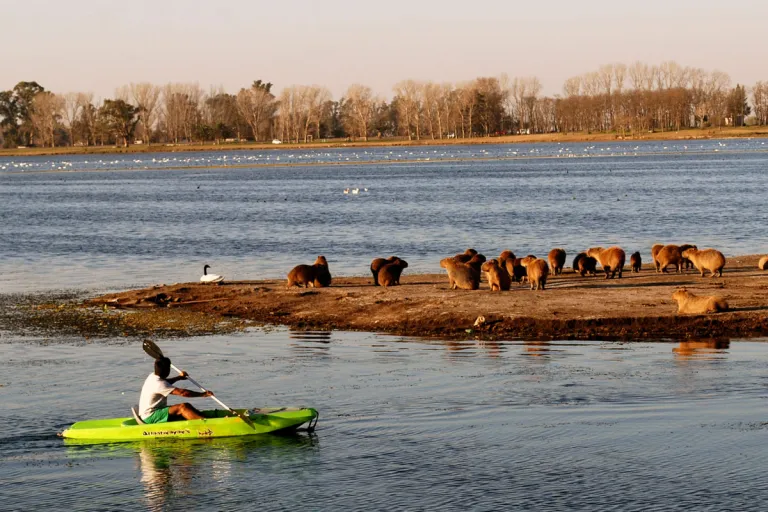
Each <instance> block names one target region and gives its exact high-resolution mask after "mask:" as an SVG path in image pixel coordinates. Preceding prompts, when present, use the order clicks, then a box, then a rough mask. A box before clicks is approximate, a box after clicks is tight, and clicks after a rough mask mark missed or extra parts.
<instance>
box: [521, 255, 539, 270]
mask: <svg viewBox="0 0 768 512" xmlns="http://www.w3.org/2000/svg"><path fill="white" fill-rule="evenodd" d="M535 259H537V258H536V256H534V255H533V254H529V255H528V256H526V257H525V258H521V259H520V264H521V265H522V266H524V267H527V266H528V264H529V263H530V262H532V261H533V260H535Z"/></svg>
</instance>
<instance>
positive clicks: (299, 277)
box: [288, 256, 331, 288]
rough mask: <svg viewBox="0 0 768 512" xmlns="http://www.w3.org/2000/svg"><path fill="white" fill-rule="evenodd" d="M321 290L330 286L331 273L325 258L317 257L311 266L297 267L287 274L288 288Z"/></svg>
mask: <svg viewBox="0 0 768 512" xmlns="http://www.w3.org/2000/svg"><path fill="white" fill-rule="evenodd" d="M310 284H311V285H312V286H313V287H315V288H322V287H325V286H330V285H331V272H330V271H329V270H328V261H326V259H325V256H318V257H317V259H316V260H315V263H314V264H312V265H297V266H295V267H293V269H292V270H291V271H290V272H288V288H290V287H291V286H294V285H295V286H303V287H305V288H306V287H307V286H309V285H310Z"/></svg>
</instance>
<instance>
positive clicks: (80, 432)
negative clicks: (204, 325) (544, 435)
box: [60, 407, 318, 443]
mask: <svg viewBox="0 0 768 512" xmlns="http://www.w3.org/2000/svg"><path fill="white" fill-rule="evenodd" d="M237 411H238V412H240V413H242V414H246V415H248V417H249V418H250V420H251V423H252V425H249V424H248V423H246V422H245V421H244V420H243V419H241V418H240V417H238V416H236V415H233V414H232V413H230V412H228V411H225V410H219V409H215V410H210V411H202V413H203V416H205V419H202V420H192V421H171V422H167V423H153V424H139V423H137V422H136V420H135V419H134V418H110V419H102V420H87V421H78V422H77V423H75V424H73V425H72V426H71V427H69V428H68V429H66V430H65V431H64V432H62V433H61V434H60V435H61V437H65V438H67V439H81V440H88V441H103V442H107V443H113V442H118V441H136V440H139V439H151V438H174V439H204V438H209V437H232V436H250V435H254V434H267V433H269V432H280V431H290V430H296V429H298V428H299V427H300V426H301V425H303V424H305V423H307V430H308V431H310V432H311V431H312V430H314V428H315V425H317V420H318V414H317V411H316V410H315V409H310V408H306V409H291V408H286V407H283V408H263V409H238V410H237Z"/></svg>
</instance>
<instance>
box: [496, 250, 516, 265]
mask: <svg viewBox="0 0 768 512" xmlns="http://www.w3.org/2000/svg"><path fill="white" fill-rule="evenodd" d="M507 260H513V261H514V260H515V253H513V252H512V251H510V250H509V249H507V250H506V251H501V254H499V266H500V267H501V268H507Z"/></svg>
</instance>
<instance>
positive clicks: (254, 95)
mask: <svg viewBox="0 0 768 512" xmlns="http://www.w3.org/2000/svg"><path fill="white" fill-rule="evenodd" d="M271 89H272V84H271V83H266V84H265V83H262V81H261V80H257V81H255V82H254V83H253V85H251V87H249V88H248V89H240V92H239V93H237V108H238V110H239V111H240V115H242V116H243V118H244V119H245V120H246V121H247V122H248V124H249V125H250V127H251V130H252V131H253V137H254V140H256V141H258V140H261V137H262V135H263V134H264V132H265V128H266V127H267V126H268V124H269V123H270V122H271V120H272V116H273V115H274V113H275V110H276V109H277V105H276V103H275V97H274V96H273V95H272V92H271Z"/></svg>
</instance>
